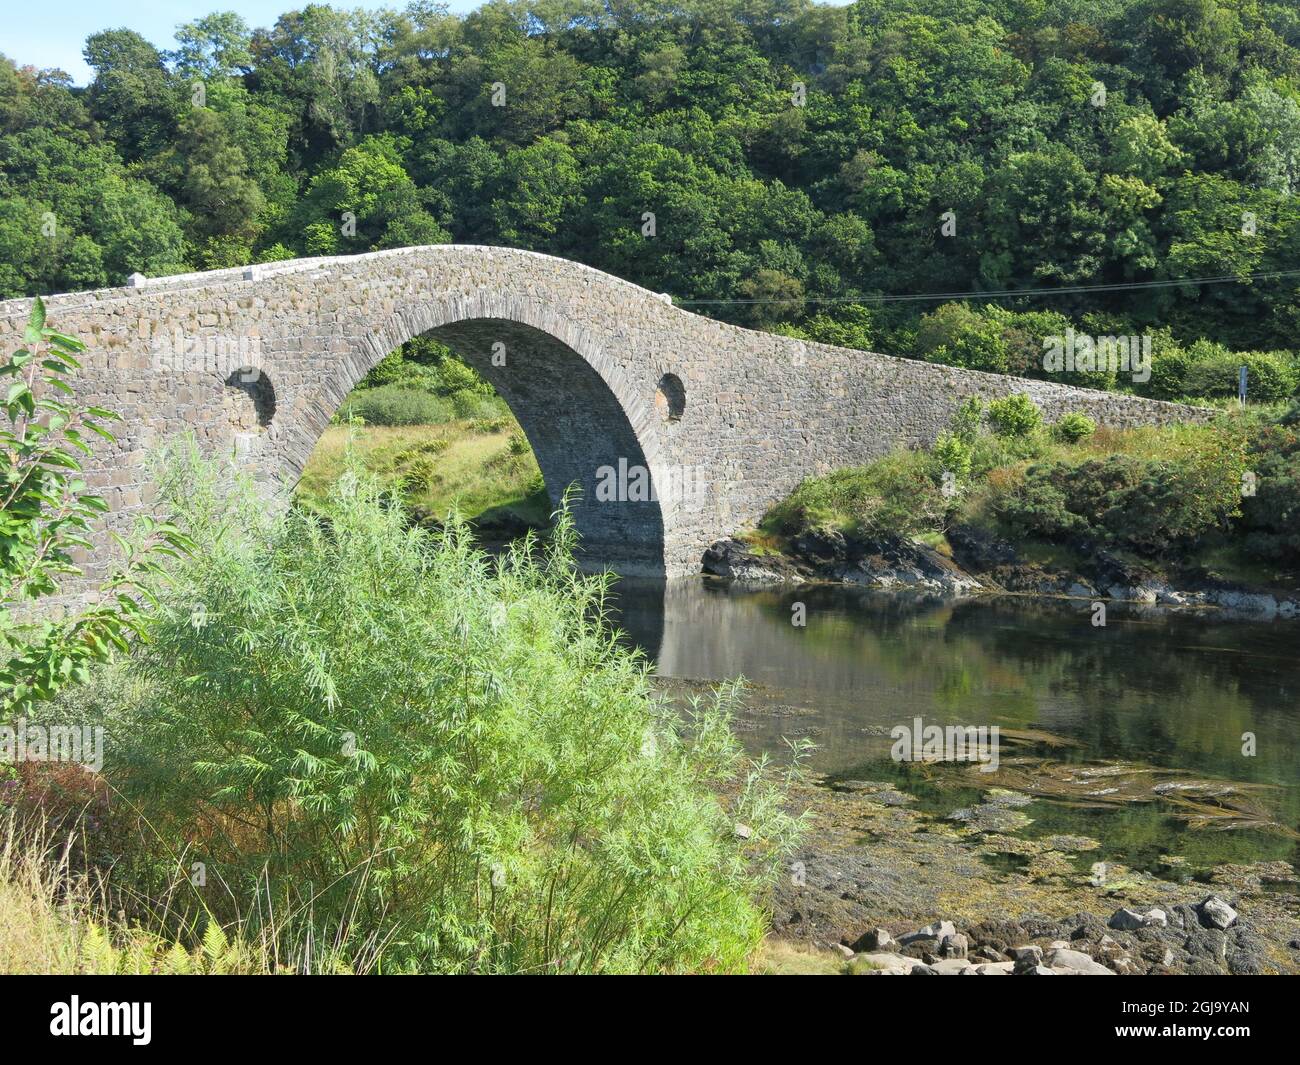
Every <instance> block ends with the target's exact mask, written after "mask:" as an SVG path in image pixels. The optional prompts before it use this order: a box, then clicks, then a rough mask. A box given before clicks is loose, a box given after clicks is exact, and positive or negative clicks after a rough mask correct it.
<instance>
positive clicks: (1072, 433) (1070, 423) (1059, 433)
mask: <svg viewBox="0 0 1300 1065" xmlns="http://www.w3.org/2000/svg"><path fill="white" fill-rule="evenodd" d="M1096 431H1097V423H1096V422H1095V421H1093V420H1092V419H1091V418H1089V417H1088V416H1087V415H1086V414H1081V413H1079V412H1078V411H1073V410H1072V411H1069V412H1067V413H1065V414H1062V415H1061V416H1060V418H1058V419H1057V420H1056V422H1055V424H1054V425H1053V426H1052V435H1053V436H1054V437H1056V439H1057V440H1060V441H1062V442H1063V443H1066V444H1073V443H1075V442H1076V441H1079V440H1083V439H1084V438H1085V437H1089V436H1092V434H1093V433H1095V432H1096Z"/></svg>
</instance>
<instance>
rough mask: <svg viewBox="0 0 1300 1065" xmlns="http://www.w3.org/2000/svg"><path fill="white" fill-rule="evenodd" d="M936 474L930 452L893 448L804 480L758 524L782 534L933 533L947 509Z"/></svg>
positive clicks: (940, 524)
mask: <svg viewBox="0 0 1300 1065" xmlns="http://www.w3.org/2000/svg"><path fill="white" fill-rule="evenodd" d="M938 472H940V471H937V470H936V469H935V464H934V462H933V461H932V460H931V458H930V456H928V455H926V454H924V453H921V452H915V451H897V452H894V453H893V454H891V455H888V456H886V457H885V458H882V459H879V460H877V461H876V462H874V463H872V464H871V465H869V466H853V467H848V468H845V469H841V470H835V471H833V472H831V473H829V474H826V475H825V476H823V477H813V478H809V479H808V480H806V481H804V482H803V483H802V484H800V485H799V487H798V488H796V489H795V490H794V492H792V493H791V494H790V496H789V497H788V498H786V499H785V500H783V501H782V502H781V503H779V504H777V506H775V507H773V508H772V509H771V510H770V511H769V512H768V514H767V515H766V517H765V518H764V519H763V524H764V527H765V528H768V529H770V530H772V531H774V532H777V533H781V534H784V535H797V534H798V533H801V532H805V531H809V530H818V531H820V530H825V529H835V530H838V531H842V532H848V533H853V534H861V535H868V536H871V535H894V536H915V535H917V534H919V533H923V532H934V531H936V530H939V529H942V528H943V524H944V516H945V512H946V505H945V504H946V501H945V500H944V498H943V495H942V493H941V492H940V490H939V486H938V477H937V474H938ZM954 472H955V471H954Z"/></svg>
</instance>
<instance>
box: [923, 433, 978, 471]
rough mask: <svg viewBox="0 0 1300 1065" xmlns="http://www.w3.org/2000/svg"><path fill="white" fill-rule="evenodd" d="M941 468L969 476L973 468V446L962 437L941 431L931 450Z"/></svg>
mask: <svg viewBox="0 0 1300 1065" xmlns="http://www.w3.org/2000/svg"><path fill="white" fill-rule="evenodd" d="M931 454H932V455H934V458H935V461H936V462H937V463H938V464H939V466H940V469H941V470H946V471H948V472H950V473H953V474H956V475H957V476H958V477H967V476H969V475H970V470H971V446H970V444H968V443H966V441H964V440H963V439H962V438H961V437H959V436H954V435H953V434H951V433H940V434H939V437H938V439H937V440H935V442H934V447H933V449H932V450H931Z"/></svg>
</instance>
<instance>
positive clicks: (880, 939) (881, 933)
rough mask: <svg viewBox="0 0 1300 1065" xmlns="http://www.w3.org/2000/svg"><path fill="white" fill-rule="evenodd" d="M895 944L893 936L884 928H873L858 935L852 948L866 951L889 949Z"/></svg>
mask: <svg viewBox="0 0 1300 1065" xmlns="http://www.w3.org/2000/svg"><path fill="white" fill-rule="evenodd" d="M894 945H895V940H894V937H893V936H891V935H890V934H889V931H888V930H887V929H884V928H873V929H871V930H870V931H868V932H864V933H863V934H862V935H860V936H859V937H858V938H857V940H856V941H855V942H854V944H853V949H854V950H855V951H858V950H866V951H882V950H889V948H890V947H892V946H894Z"/></svg>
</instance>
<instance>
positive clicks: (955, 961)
mask: <svg viewBox="0 0 1300 1065" xmlns="http://www.w3.org/2000/svg"><path fill="white" fill-rule="evenodd" d="M930 968H931V969H933V970H934V971H935V972H937V973H938V974H939V975H940V976H961V975H962V974H963V973H965V972H967V971H974V969H975V966H973V965H972V964H971V963H970V962H968V961H967V960H966V959H965V958H945V959H944V960H943V961H937V962H935V963H934V964H933V965H931V966H930Z"/></svg>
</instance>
